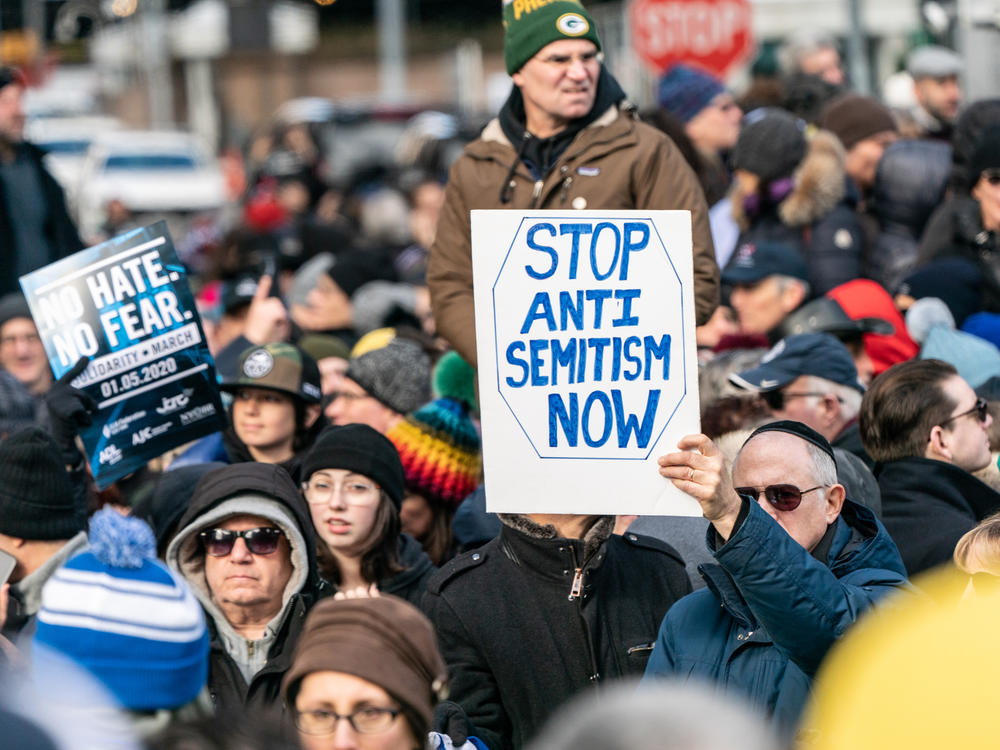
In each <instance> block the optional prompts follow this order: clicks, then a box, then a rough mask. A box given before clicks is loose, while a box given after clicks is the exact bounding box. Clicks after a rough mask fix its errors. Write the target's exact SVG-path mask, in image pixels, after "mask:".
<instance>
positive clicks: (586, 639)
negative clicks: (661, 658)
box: [424, 522, 691, 750]
mask: <svg viewBox="0 0 1000 750" xmlns="http://www.w3.org/2000/svg"><path fill="white" fill-rule="evenodd" d="M528 523H530V522H528ZM536 528H537V527H536ZM689 591H691V584H690V581H689V580H688V577H687V574H686V573H685V571H684V563H683V561H682V560H681V558H680V557H679V556H678V555H677V553H676V552H675V551H674V550H673V548H671V547H670V546H669V545H667V544H665V543H663V542H661V541H659V540H656V539H651V538H649V537H642V536H639V535H637V534H632V533H627V534H626V535H625V536H611V537H610V538H608V539H607V540H605V541H603V542H600V541H599V540H598V541H596V542H591V543H589V544H588V543H585V542H584V541H582V540H579V539H561V538H549V539H541V538H536V537H533V536H529V535H528V534H527V533H524V532H522V531H517V530H514V529H513V528H510V527H509V526H506V525H505V526H504V527H503V528H502V529H501V531H500V535H499V536H498V537H497V538H496V539H493V540H492V541H490V542H488V543H487V544H486V545H484V546H483V547H481V548H479V549H476V550H472V551H470V552H466V553H465V554H463V555H460V556H459V557H457V558H455V559H454V560H451V561H450V562H449V563H448V564H446V565H445V566H444V567H442V568H441V570H439V571H438V572H437V574H436V575H434V576H433V577H432V578H431V580H430V582H429V584H428V589H427V594H426V596H425V597H424V609H425V611H426V612H427V614H428V616H429V617H430V619H431V621H432V622H433V623H434V625H435V628H436V630H437V633H438V640H439V642H440V645H441V652H442V654H443V655H444V658H445V661H446V662H447V664H448V670H449V673H450V675H451V699H452V700H454V701H456V702H457V703H459V704H460V705H461V706H462V708H464V709H465V711H466V713H467V714H468V716H469V718H470V719H471V721H472V722H473V723H474V724H475V726H476V731H475V732H474V734H475V735H476V736H477V737H479V738H480V739H482V740H483V741H484V742H485V743H486V744H487V745H488V746H489V747H490V748H491V750H502V749H505V748H520V747H522V746H524V745H525V744H526V743H527V741H528V740H529V739H531V738H532V737H533V735H535V734H536V733H537V732H538V730H539V729H541V727H542V724H543V723H544V722H545V721H546V719H548V717H549V716H550V715H551V713H552V712H553V711H554V710H555V709H556V708H558V707H559V706H560V705H561V704H562V703H564V702H565V701H566V700H567V699H569V698H570V697H572V696H573V695H574V694H576V693H578V692H579V691H581V690H583V689H585V688H587V687H588V686H591V685H594V684H596V683H598V682H600V681H603V680H610V679H614V678H618V677H623V676H626V675H636V676H637V675H641V674H642V673H643V670H644V669H645V667H646V661H647V659H648V658H649V654H650V652H651V651H652V649H653V644H654V643H655V641H656V633H657V629H658V628H659V625H660V621H661V620H662V619H663V616H664V614H666V611H667V610H668V609H669V608H670V605H672V604H673V603H674V602H675V601H677V600H678V599H680V598H681V597H682V596H684V595H685V594H687V593H688V592H689Z"/></svg>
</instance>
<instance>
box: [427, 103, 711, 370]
mask: <svg viewBox="0 0 1000 750" xmlns="http://www.w3.org/2000/svg"><path fill="white" fill-rule="evenodd" d="M625 107H626V105H624V104H623V105H622V106H621V108H619V106H614V107H611V108H609V109H608V110H607V111H606V112H605V113H604V114H603V115H602V116H601V117H599V118H598V119H597V120H595V121H594V122H593V123H591V124H590V125H589V126H587V127H586V128H584V129H583V130H581V131H580V133H579V134H578V135H577V137H576V138H575V139H574V140H573V142H572V143H571V144H570V145H569V147H568V148H567V149H566V150H565V151H564V152H563V154H562V156H560V157H559V160H558V161H557V162H556V165H555V166H554V167H553V168H552V170H551V171H550V172H549V174H548V175H547V176H546V177H545V179H544V180H541V181H539V182H538V183H536V182H535V179H534V178H533V177H532V175H531V173H530V172H529V171H528V168H527V167H526V166H525V165H524V164H523V163H521V162H520V161H518V164H517V168H516V169H515V170H514V173H513V176H512V177H511V178H510V179H511V180H512V181H513V188H512V189H511V190H509V195H510V201H509V202H507V203H502V202H501V200H500V191H501V189H502V188H503V186H504V181H505V180H506V179H508V178H507V175H508V172H509V170H510V167H511V164H513V163H514V162H515V160H517V154H516V152H515V151H514V148H513V146H512V145H511V143H510V141H509V140H508V139H507V137H506V136H505V135H504V133H503V131H502V129H501V128H500V123H499V121H498V120H493V121H491V122H490V124H489V125H487V126H486V128H485V129H484V130H483V133H482V135H481V136H480V137H479V138H478V139H477V140H475V141H473V142H472V143H470V144H469V145H468V146H466V148H465V151H464V152H463V154H462V156H460V157H459V158H458V160H456V162H455V163H454V164H453V165H452V168H451V172H450V174H449V178H448V187H447V190H446V194H445V204H444V208H443V209H442V210H441V218H440V220H439V222H438V226H437V235H436V237H435V240H434V244H433V245H432V246H431V252H430V260H429V265H428V269H427V283H428V286H429V287H430V292H431V306H432V309H433V312H434V319H435V320H436V322H437V329H438V333H440V335H441V336H443V337H444V338H445V339H446V340H447V341H448V342H449V343H450V344H451V345H452V347H454V348H455V350H456V351H457V352H458V353H459V354H461V355H462V357H463V358H464V359H465V360H466V361H467V362H469V363H471V364H472V365H473V366H475V364H476V332H475V313H474V307H473V301H472V247H471V240H470V220H469V211H470V210H472V209H474V208H475V209H488V208H509V209H571V208H576V209H584V208H589V209H602V210H604V209H607V210H611V209H625V210H627V209H642V208H645V209H687V210H690V211H691V216H692V221H693V227H692V230H693V231H692V234H693V240H694V286H695V314H696V315H695V317H696V322H697V324H698V325H701V324H703V323H706V322H707V321H708V319H709V318H710V317H711V315H712V313H713V312H714V311H715V308H716V306H717V305H718V302H719V268H718V266H717V265H716V262H715V250H714V248H713V246H712V236H711V234H710V231H709V226H708V207H707V206H706V204H705V198H704V195H703V193H702V191H701V187H700V186H699V184H698V179H697V177H695V175H694V172H692V171H691V168H690V167H688V165H687V162H685V161H684V157H682V156H681V154H680V151H678V150H677V147H676V146H674V144H673V142H672V141H671V140H670V139H669V138H667V136H665V135H664V134H663V133H661V132H660V131H658V130H656V129H655V128H652V127H650V126H649V125H646V124H645V123H642V122H639V121H638V120H636V119H635V118H634V117H633V115H632V113H631V111H630V110H629V109H626V108H625ZM580 168H583V172H580V171H579V170H580Z"/></svg>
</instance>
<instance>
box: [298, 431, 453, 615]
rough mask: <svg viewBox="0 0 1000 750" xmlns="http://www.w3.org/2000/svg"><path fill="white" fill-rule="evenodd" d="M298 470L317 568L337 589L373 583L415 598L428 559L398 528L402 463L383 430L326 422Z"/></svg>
mask: <svg viewBox="0 0 1000 750" xmlns="http://www.w3.org/2000/svg"><path fill="white" fill-rule="evenodd" d="M302 477H303V483H302V493H303V495H305V498H306V501H307V502H308V503H309V512H310V513H311V515H312V522H313V526H314V527H315V529H316V536H317V554H316V556H317V558H318V560H319V566H320V573H321V575H323V577H324V578H325V579H326V580H328V581H329V582H330V583H332V584H334V585H335V586H336V587H337V588H338V589H339V590H341V591H347V590H351V589H355V588H358V587H371V586H375V587H376V588H377V589H378V590H380V591H382V592H384V593H388V594H394V595H396V596H399V597H401V598H403V599H406V600H408V601H410V602H411V603H413V604H415V605H419V603H420V598H421V597H422V596H423V592H424V588H425V586H426V582H427V579H428V578H429V577H430V575H431V573H432V572H433V571H434V566H433V565H432V564H431V561H430V559H429V558H428V557H427V555H426V554H425V553H424V551H423V549H421V547H420V544H419V543H418V542H416V541H415V540H413V539H412V538H410V537H409V536H407V535H405V534H402V533H400V526H399V508H400V504H401V503H402V501H403V496H404V494H405V489H404V480H403V465H402V463H401V462H400V460H399V454H398V453H397V452H396V449H395V447H393V445H392V443H391V442H390V441H389V440H388V438H386V437H385V436H384V435H382V434H381V433H379V432H377V431H376V430H374V429H372V428H371V427H369V426H367V425H361V424H350V425H344V426H342V427H330V428H329V429H327V430H325V431H323V433H321V434H320V436H319V438H318V439H317V441H316V443H315V445H314V446H313V448H312V450H311V451H310V452H309V454H308V455H307V456H306V458H305V460H304V462H303V464H302Z"/></svg>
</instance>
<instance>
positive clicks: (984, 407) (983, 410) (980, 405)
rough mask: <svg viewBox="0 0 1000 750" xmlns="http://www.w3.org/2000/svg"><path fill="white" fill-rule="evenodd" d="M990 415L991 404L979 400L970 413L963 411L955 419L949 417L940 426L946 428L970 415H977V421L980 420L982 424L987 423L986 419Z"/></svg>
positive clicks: (982, 399) (983, 399) (984, 400)
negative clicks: (947, 425) (949, 424)
mask: <svg viewBox="0 0 1000 750" xmlns="http://www.w3.org/2000/svg"><path fill="white" fill-rule="evenodd" d="M989 413H990V410H989V403H988V402H987V401H986V399H985V398H977V399H976V405H975V406H973V407H972V408H971V409H969V410H968V411H963V412H962V413H961V414H956V415H955V416H953V417H948V418H947V419H946V420H944V421H943V422H942V423H941V424H940V426H941V427H944V426H945V425H946V424H948V423H949V422H954V421H955V420H956V419H959V418H961V417H967V416H969V415H970V414H975V415H976V419H978V420H979V421H980V422H985V421H986V417H988V416H989Z"/></svg>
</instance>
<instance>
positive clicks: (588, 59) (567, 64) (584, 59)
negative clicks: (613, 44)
mask: <svg viewBox="0 0 1000 750" xmlns="http://www.w3.org/2000/svg"><path fill="white" fill-rule="evenodd" d="M535 59H536V60H538V61H539V62H542V63H545V64H546V65H552V66H554V67H557V68H564V69H568V68H571V67H573V64H574V63H576V62H579V63H580V64H581V65H583V66H584V67H588V66H590V65H593V64H595V63H599V62H601V61H602V60H604V55H603V54H602V53H600V52H599V51H597V50H590V51H588V52H582V53H580V54H579V55H548V56H546V57H536V58H535Z"/></svg>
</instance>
